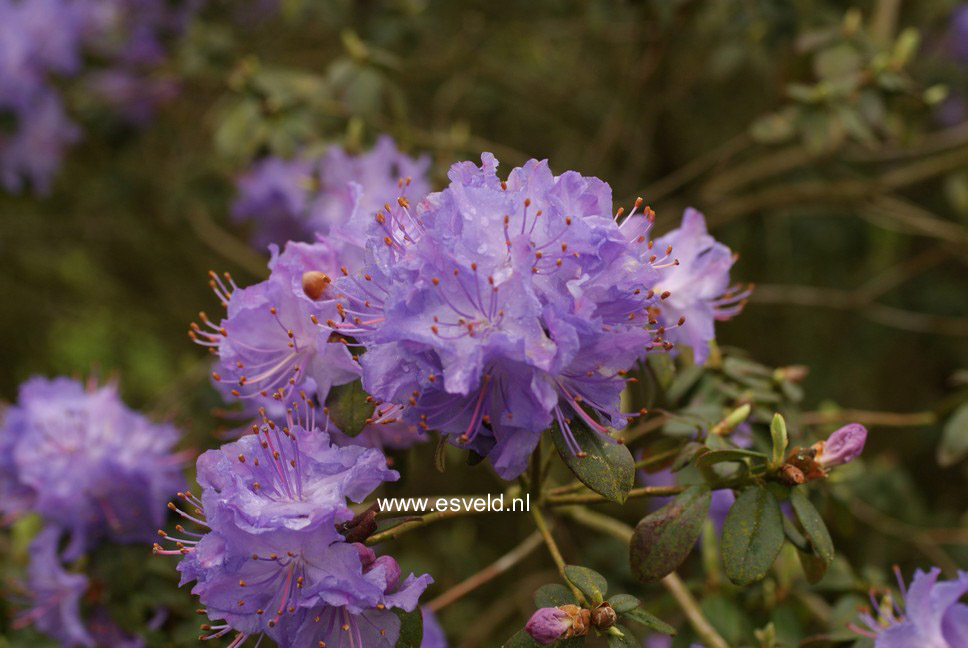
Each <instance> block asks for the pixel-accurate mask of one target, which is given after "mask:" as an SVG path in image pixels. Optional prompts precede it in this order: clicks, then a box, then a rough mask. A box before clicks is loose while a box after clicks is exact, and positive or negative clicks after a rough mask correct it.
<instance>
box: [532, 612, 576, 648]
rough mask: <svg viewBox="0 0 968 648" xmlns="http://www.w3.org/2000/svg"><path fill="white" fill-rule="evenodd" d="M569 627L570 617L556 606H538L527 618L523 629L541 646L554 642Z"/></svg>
mask: <svg viewBox="0 0 968 648" xmlns="http://www.w3.org/2000/svg"><path fill="white" fill-rule="evenodd" d="M570 627H571V618H570V617H569V616H568V615H567V614H565V612H563V611H562V610H559V609H558V608H539V609H538V610H535V613H534V614H532V615H531V618H530V619H528V623H527V625H525V626H524V631H525V632H527V633H528V634H529V635H531V638H532V639H534V640H535V641H537V642H538V643H539V644H541V645H542V646H547V645H549V644H552V643H554V642H555V641H556V640H557V639H558V637H560V636H561V635H562V634H563V633H565V632H566V631H567V630H568V628H570Z"/></svg>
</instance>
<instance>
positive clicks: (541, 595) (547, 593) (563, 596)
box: [534, 583, 578, 608]
mask: <svg viewBox="0 0 968 648" xmlns="http://www.w3.org/2000/svg"><path fill="white" fill-rule="evenodd" d="M577 602H578V601H576V600H575V595H574V594H573V593H572V591H571V590H570V589H568V588H567V587H565V586H564V585H561V584H559V583H549V584H548V585H542V586H541V587H539V588H538V591H536V592H535V593H534V605H535V607H539V608H543V607H558V606H559V605H568V604H569V603H577Z"/></svg>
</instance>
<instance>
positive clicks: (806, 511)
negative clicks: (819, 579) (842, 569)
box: [790, 486, 834, 565]
mask: <svg viewBox="0 0 968 648" xmlns="http://www.w3.org/2000/svg"><path fill="white" fill-rule="evenodd" d="M790 503H791V504H792V505H793V512H794V513H796V514H797V519H798V520H799V521H800V524H801V525H802V526H803V530H804V532H805V533H806V534H807V537H808V538H809V539H810V544H811V545H813V549H814V552H815V553H816V554H817V555H818V556H819V557H820V558H821V559H822V560H823V561H824V562H825V563H827V564H828V565H829V564H830V563H831V562H832V561H833V559H834V541H833V540H832V539H831V538H830V532H829V531H827V525H826V524H824V522H823V518H822V517H820V513H818V512H817V509H816V508H815V507H814V505H813V504H812V503H811V502H810V500H809V499H808V498H807V495H806V493H805V492H804V488H803V486H797V487H795V488H791V489H790Z"/></svg>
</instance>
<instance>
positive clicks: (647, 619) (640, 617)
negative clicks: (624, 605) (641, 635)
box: [622, 608, 676, 635]
mask: <svg viewBox="0 0 968 648" xmlns="http://www.w3.org/2000/svg"><path fill="white" fill-rule="evenodd" d="M622 618H623V619H628V620H631V621H635V622H636V623H641V624H642V625H644V626H645V627H646V628H652V629H653V630H655V631H656V632H661V633H663V634H667V635H674V634H675V633H676V629H675V628H673V627H672V626H671V625H669V624H668V623H666V622H665V621H663V620H662V619H660V618H659V617H657V616H654V615H652V614H649V613H648V612H646V611H645V610H643V609H642V608H636V609H634V610H629V611H628V612H626V613H625V614H623V615H622Z"/></svg>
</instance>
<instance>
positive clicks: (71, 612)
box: [13, 526, 96, 648]
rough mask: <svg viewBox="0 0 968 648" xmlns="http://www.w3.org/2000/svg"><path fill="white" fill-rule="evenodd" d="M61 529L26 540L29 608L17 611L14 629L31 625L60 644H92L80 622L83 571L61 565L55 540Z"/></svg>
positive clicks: (50, 528) (85, 582) (84, 582)
mask: <svg viewBox="0 0 968 648" xmlns="http://www.w3.org/2000/svg"><path fill="white" fill-rule="evenodd" d="M60 537H61V530H60V529H59V528H57V527H54V526H48V527H46V528H44V529H43V530H42V531H41V532H40V533H39V534H37V536H36V537H35V538H34V539H33V540H32V541H31V543H30V563H29V564H28V566H27V588H28V591H29V594H30V600H31V607H30V609H28V610H26V611H24V612H23V613H21V614H19V615H18V616H17V617H16V618H15V619H14V622H13V625H14V627H15V628H19V627H24V626H27V625H33V626H34V627H35V628H37V630H39V631H41V632H43V633H44V634H47V635H49V636H51V637H53V638H54V639H57V640H58V641H60V642H61V645H62V646H85V648H90V647H93V646H95V645H96V644H95V640H94V637H92V636H91V634H90V633H89V632H88V631H87V628H85V627H84V623H83V622H82V621H81V611H80V607H81V597H82V596H83V595H84V592H86V591H87V588H88V580H87V577H86V576H84V574H76V573H70V572H68V571H66V570H65V569H64V568H63V566H61V562H60V558H59V556H58V543H59V541H60Z"/></svg>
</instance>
